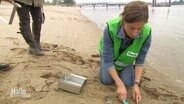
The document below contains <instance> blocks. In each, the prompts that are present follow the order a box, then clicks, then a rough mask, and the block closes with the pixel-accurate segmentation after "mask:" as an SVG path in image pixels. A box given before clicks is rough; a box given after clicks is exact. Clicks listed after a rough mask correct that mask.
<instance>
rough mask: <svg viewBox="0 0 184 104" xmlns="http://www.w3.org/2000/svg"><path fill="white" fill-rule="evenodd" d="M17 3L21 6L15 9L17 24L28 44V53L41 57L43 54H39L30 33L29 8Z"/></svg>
mask: <svg viewBox="0 0 184 104" xmlns="http://www.w3.org/2000/svg"><path fill="white" fill-rule="evenodd" d="M18 3H19V4H20V5H21V8H17V14H18V16H19V21H20V23H19V26H20V31H21V34H22V36H23V38H24V39H25V41H26V43H28V44H29V46H30V47H29V52H30V53H32V54H35V55H43V53H41V51H40V50H39V49H38V48H37V46H36V44H35V41H34V39H33V36H32V33H31V28H30V15H29V10H30V6H28V5H26V4H23V3H20V2H18Z"/></svg>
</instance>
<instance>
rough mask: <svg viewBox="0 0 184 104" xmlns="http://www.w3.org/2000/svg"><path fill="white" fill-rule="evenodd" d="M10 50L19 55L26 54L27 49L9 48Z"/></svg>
mask: <svg viewBox="0 0 184 104" xmlns="http://www.w3.org/2000/svg"><path fill="white" fill-rule="evenodd" d="M10 50H11V51H14V52H16V53H17V54H19V55H21V54H25V53H27V49H24V48H11V49H10Z"/></svg>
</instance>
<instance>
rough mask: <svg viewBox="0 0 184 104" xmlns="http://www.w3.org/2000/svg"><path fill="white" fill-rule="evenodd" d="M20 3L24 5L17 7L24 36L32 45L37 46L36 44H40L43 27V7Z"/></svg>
mask: <svg viewBox="0 0 184 104" xmlns="http://www.w3.org/2000/svg"><path fill="white" fill-rule="evenodd" d="M18 3H19V4H20V5H21V6H22V7H21V8H17V13H18V16H19V21H20V23H19V26H20V31H21V34H22V36H23V37H24V39H25V41H26V42H27V43H28V44H29V45H30V47H35V46H34V45H35V44H36V45H40V35H41V34H40V32H41V27H42V12H41V7H34V6H33V5H32V6H30V5H26V4H23V3H20V2H18ZM30 15H31V17H32V32H31V28H30Z"/></svg>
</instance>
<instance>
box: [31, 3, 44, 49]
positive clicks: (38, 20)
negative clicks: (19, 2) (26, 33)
mask: <svg viewBox="0 0 184 104" xmlns="http://www.w3.org/2000/svg"><path fill="white" fill-rule="evenodd" d="M30 12H31V16H32V19H33V23H32V31H33V36H34V40H35V42H36V44H37V46H38V48H39V49H40V50H41V45H40V37H41V28H42V11H41V7H33V6H31V8H30Z"/></svg>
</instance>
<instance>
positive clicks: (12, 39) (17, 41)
mask: <svg viewBox="0 0 184 104" xmlns="http://www.w3.org/2000/svg"><path fill="white" fill-rule="evenodd" d="M6 39H8V40H11V41H12V42H13V44H14V45H16V46H19V45H20V40H19V39H17V38H14V37H7V38H6Z"/></svg>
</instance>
